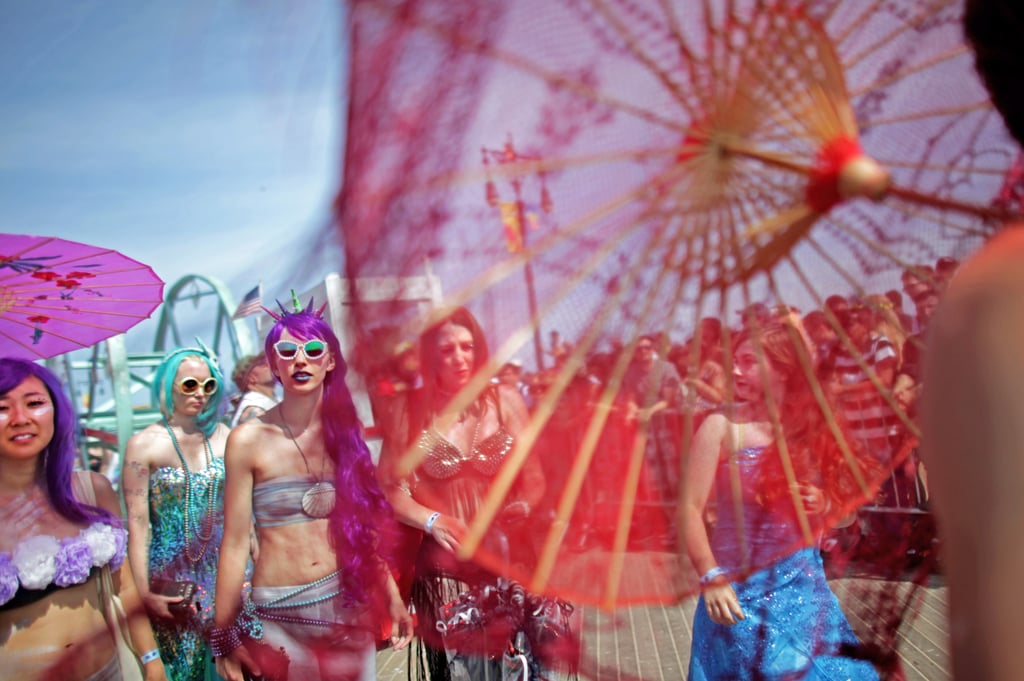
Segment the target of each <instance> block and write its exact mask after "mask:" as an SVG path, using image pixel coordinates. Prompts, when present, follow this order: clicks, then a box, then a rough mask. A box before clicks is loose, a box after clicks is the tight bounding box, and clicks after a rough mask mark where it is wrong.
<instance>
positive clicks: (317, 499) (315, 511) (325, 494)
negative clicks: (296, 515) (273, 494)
mask: <svg viewBox="0 0 1024 681" xmlns="http://www.w3.org/2000/svg"><path fill="white" fill-rule="evenodd" d="M281 425H282V426H283V427H284V430H285V432H286V433H287V434H288V439H289V440H291V441H292V444H294V445H295V449H297V450H299V456H301V457H302V463H304V464H305V465H306V472H307V473H309V474H310V475H313V471H312V470H311V469H310V467H309V460H308V459H307V458H306V453H305V452H304V451H302V447H300V446H299V441H298V440H296V439H295V436H294V435H293V434H292V429H291V428H289V427H288V424H287V423H286V422H285V420H284V417H283V415H282V418H281ZM325 466H326V461H324V462H323V463H322V464H321V466H320V477H318V478H317V481H316V484H315V485H313V486H312V487H310V488H309V489H307V490H306V493H305V494H303V495H302V502H301V503H302V512H303V513H305V514H306V515H308V516H309V517H310V518H317V519H322V518H327V517H328V516H330V515H331V512H332V511H333V510H334V504H335V503H336V501H337V497H338V495H337V493H336V490H335V489H334V483H333V482H331V481H330V480H324V470H325Z"/></svg>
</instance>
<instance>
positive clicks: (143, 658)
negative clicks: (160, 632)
mask: <svg viewBox="0 0 1024 681" xmlns="http://www.w3.org/2000/svg"><path fill="white" fill-rule="evenodd" d="M159 659H160V651H159V650H157V649H156V648H153V650H150V651H147V652H145V653H142V655H139V662H141V663H142V664H149V663H150V662H152V661H153V660H159Z"/></svg>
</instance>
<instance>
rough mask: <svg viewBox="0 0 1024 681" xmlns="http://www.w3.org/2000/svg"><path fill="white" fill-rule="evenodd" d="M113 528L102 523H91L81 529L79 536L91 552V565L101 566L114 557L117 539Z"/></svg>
mask: <svg viewBox="0 0 1024 681" xmlns="http://www.w3.org/2000/svg"><path fill="white" fill-rule="evenodd" d="M114 532H115V530H114V528H113V527H111V526H110V525H105V524H103V523H93V524H92V525H90V526H89V527H87V528H85V529H84V530H82V534H81V537H82V539H83V540H84V541H85V543H86V544H88V545H89V550H90V551H91V552H92V565H93V567H103V566H104V565H106V564H107V563H109V562H110V559H111V558H113V557H114V552H115V551H117V540H116V539H115V538H114Z"/></svg>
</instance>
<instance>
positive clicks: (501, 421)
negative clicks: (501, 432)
mask: <svg viewBox="0 0 1024 681" xmlns="http://www.w3.org/2000/svg"><path fill="white" fill-rule="evenodd" d="M494 410H495V412H496V413H497V415H498V425H499V426H500V427H502V428H504V427H505V419H503V418H502V417H501V392H500V390H499V389H498V386H494Z"/></svg>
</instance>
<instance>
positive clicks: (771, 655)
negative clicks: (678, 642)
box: [688, 447, 878, 681]
mask: <svg viewBox="0 0 1024 681" xmlns="http://www.w3.org/2000/svg"><path fill="white" fill-rule="evenodd" d="M765 451H766V450H765V449H764V448H762V447H750V448H746V449H742V450H740V451H738V452H737V453H736V456H735V459H734V461H733V462H730V461H728V460H724V461H722V462H720V463H719V466H718V471H717V473H716V477H715V488H716V491H717V494H718V498H719V499H721V500H723V503H719V504H718V522H717V524H716V526H715V530H714V533H713V535H712V537H711V549H712V552H713V553H714V555H715V559H716V560H717V561H718V565H719V566H720V567H722V568H723V569H725V570H726V571H727V572H728V573H729V574H730V579H732V580H733V581H732V587H733V589H734V590H735V591H736V595H737V597H738V598H739V602H740V606H741V607H742V609H743V612H744V614H745V615H746V618H745V619H743V620H740V621H739V622H738V623H737V624H735V625H732V626H726V625H721V624H716V623H714V622H713V621H711V618H710V617H709V616H708V613H707V608H706V606H705V604H704V597H703V596H701V598H700V601H699V602H698V603H697V608H696V613H695V614H694V618H693V644H692V649H691V655H690V671H689V676H688V678H689V679H690V681H714V680H725V679H729V681H744V680H747V679H749V680H751V681H754V680H755V679H756V680H758V681H762V680H767V679H772V680H776V679H778V680H783V679H785V680H786V681H789V680H791V679H801V680H803V679H815V680H819V679H820V680H822V681H838V680H840V679H843V680H846V679H850V680H852V681H867V680H876V679H878V674H877V673H876V672H875V669H874V667H873V666H872V665H871V664H870V663H868V662H865V661H860V660H854V659H851V658H850V657H844V656H842V654H841V652H840V650H841V648H842V646H843V645H844V644H850V645H856V644H857V638H856V635H855V634H854V633H853V629H852V628H851V627H850V624H849V622H848V621H847V619H846V616H845V615H844V614H843V612H842V610H841V609H840V607H839V601H838V600H837V599H836V597H835V594H833V593H832V590H831V589H830V588H829V586H828V582H827V581H826V579H825V569H824V566H823V564H822V561H821V555H820V553H819V552H818V550H817V549H816V548H814V547H808V548H795V547H798V546H800V544H801V543H802V542H801V538H800V531H799V528H798V526H797V524H796V519H795V518H794V517H793V514H792V512H790V513H786V512H784V511H782V510H780V509H778V508H770V507H766V506H762V505H761V504H760V503H758V502H757V501H756V499H757V487H756V486H757V482H758V477H759V472H760V467H761V462H762V460H763V454H764V452H765ZM733 463H734V464H735V467H734V466H733ZM734 480H736V481H737V482H738V483H739V486H740V488H741V494H742V503H741V504H734V503H733V502H732V501H731V500H732V499H734V498H735V497H734V493H733V489H734V482H733V481H734ZM737 511H739V512H740V513H739V514H738V513H737ZM741 528H742V529H741ZM755 568H760V569H755ZM750 570H753V572H750ZM748 572H749V574H747V573H748ZM742 574H747V577H746V578H745V579H743V580H742V581H737V580H736V577H735V575H742Z"/></svg>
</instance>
